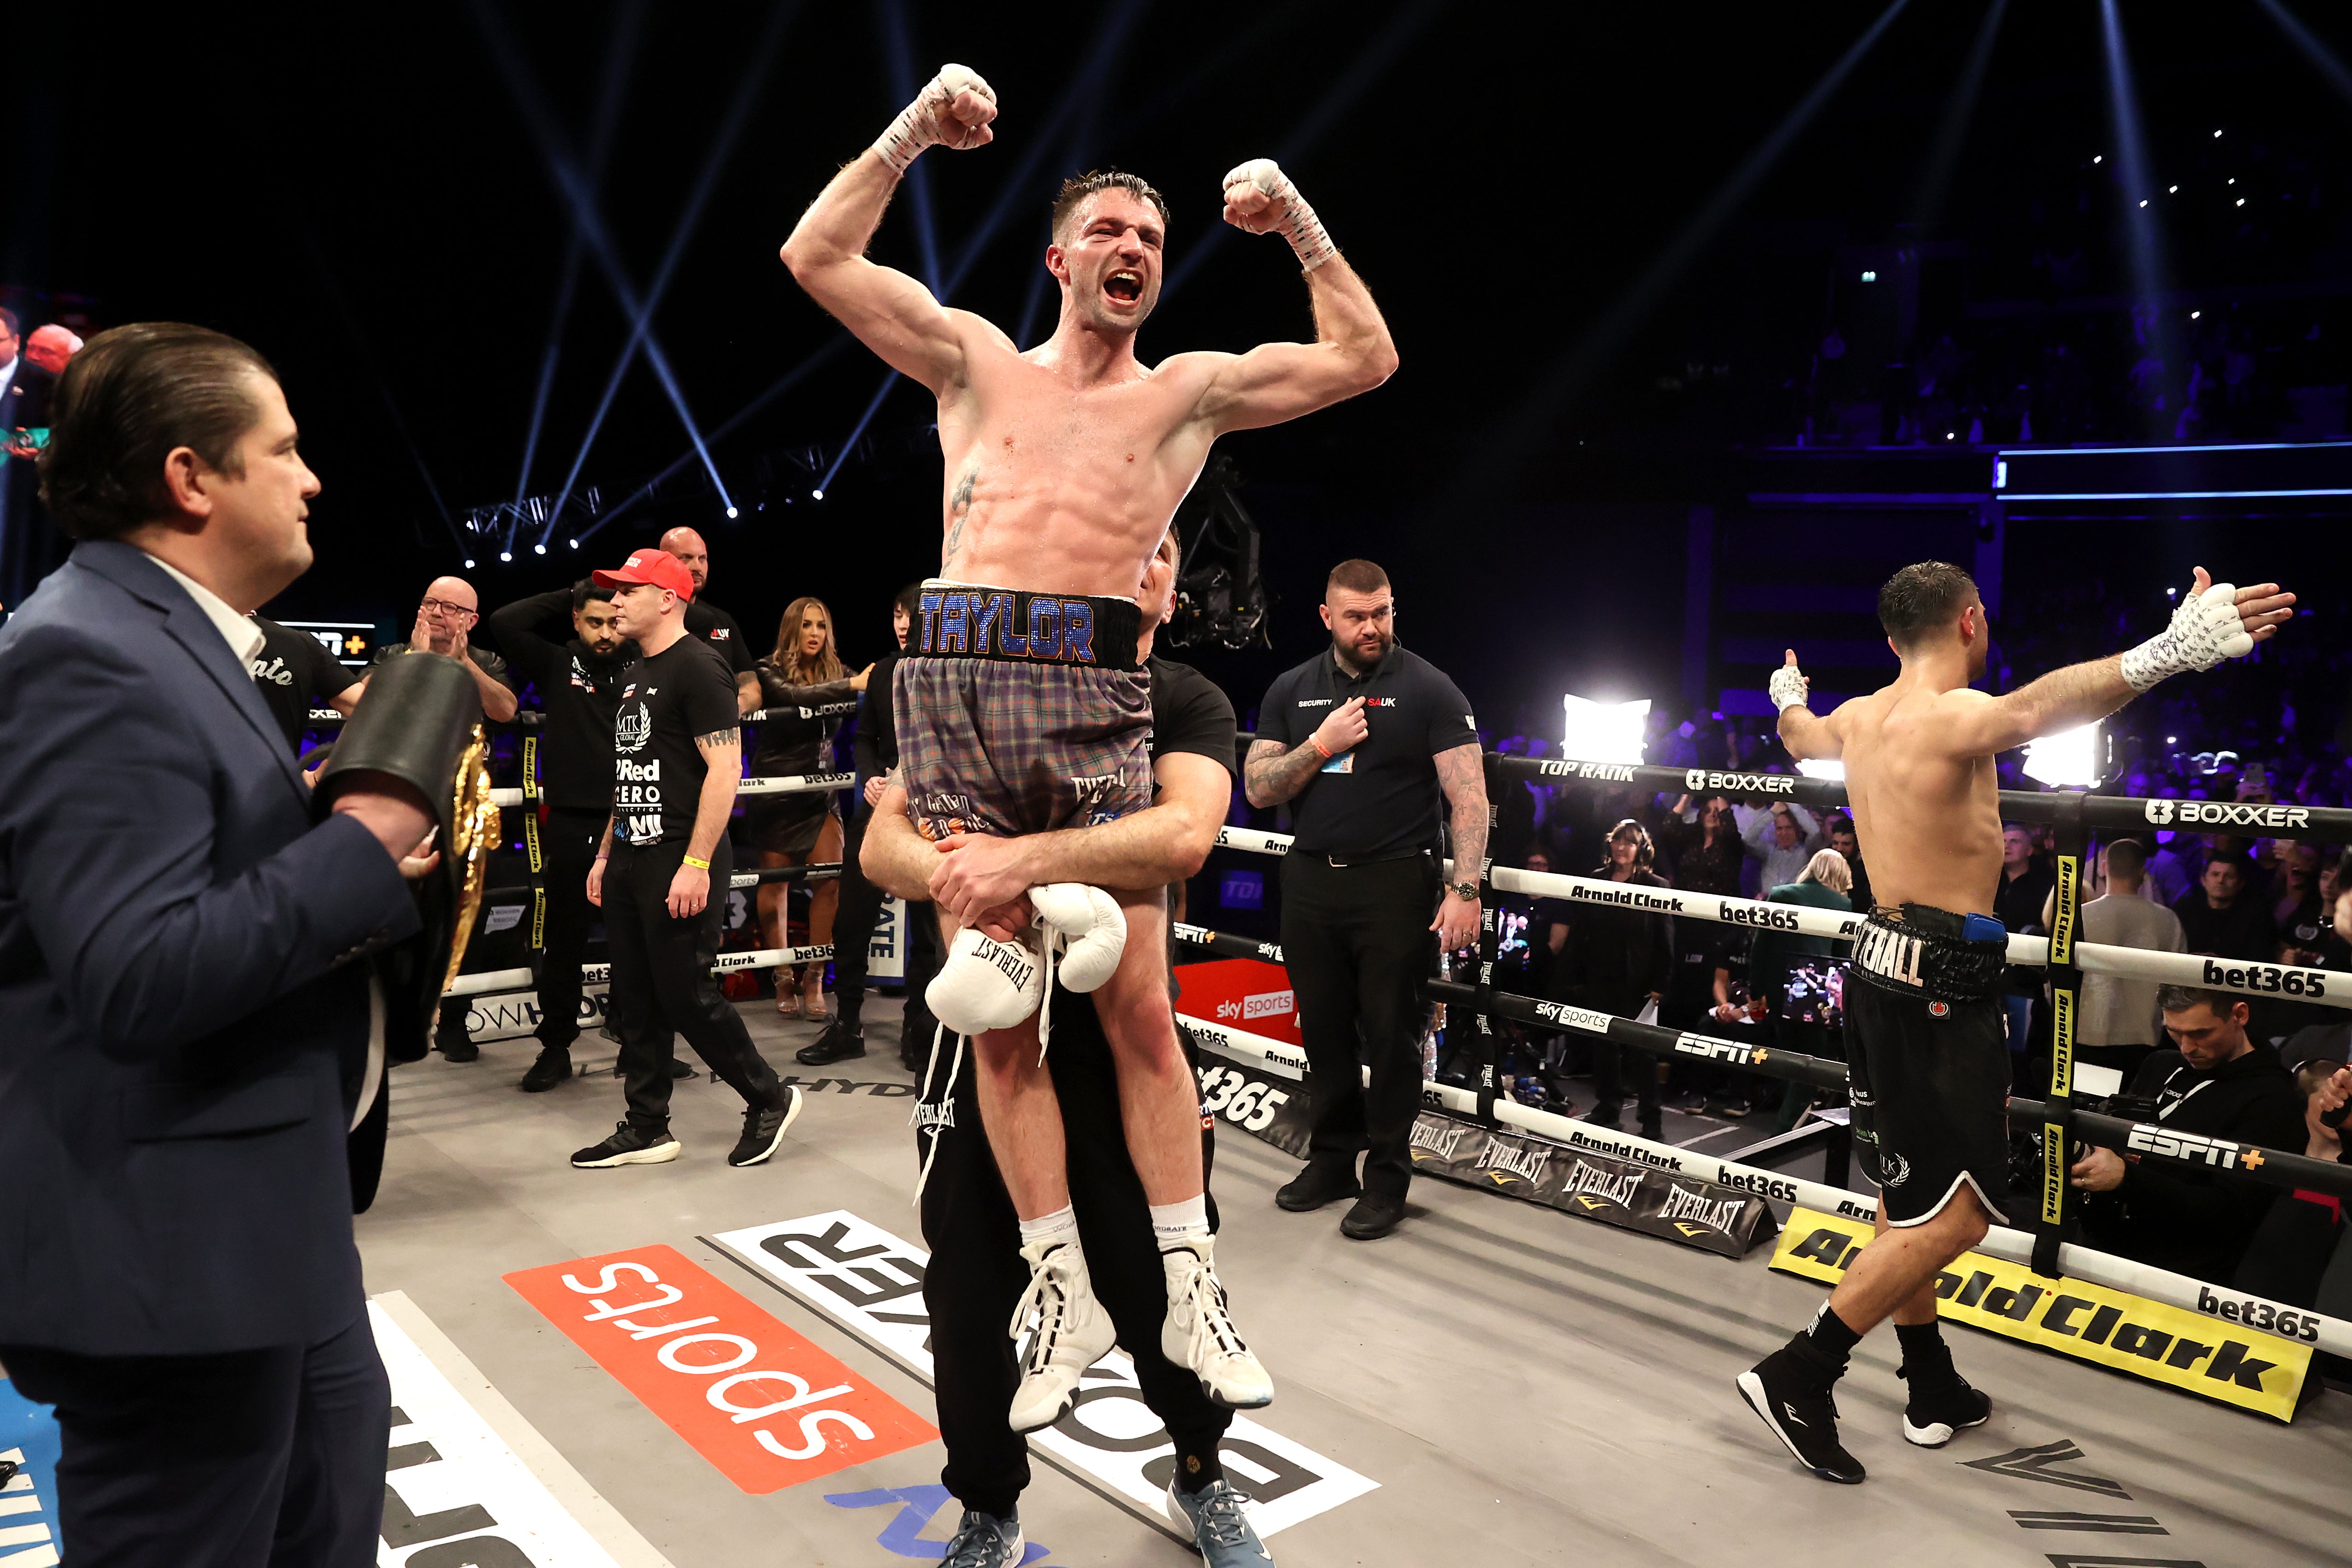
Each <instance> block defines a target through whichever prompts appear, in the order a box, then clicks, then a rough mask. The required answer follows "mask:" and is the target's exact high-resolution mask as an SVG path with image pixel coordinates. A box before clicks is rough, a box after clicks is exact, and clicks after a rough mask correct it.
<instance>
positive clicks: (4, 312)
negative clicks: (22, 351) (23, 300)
mask: <svg viewBox="0 0 2352 1568" xmlns="http://www.w3.org/2000/svg"><path fill="white" fill-rule="evenodd" d="M0 327H5V328H7V329H8V335H9V336H10V337H12V338H13V337H16V336H17V335H18V334H20V333H22V332H23V331H24V330H25V323H24V322H23V321H19V320H17V319H16V311H14V310H10V309H8V307H7V306H5V305H0Z"/></svg>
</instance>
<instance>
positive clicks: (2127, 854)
mask: <svg viewBox="0 0 2352 1568" xmlns="http://www.w3.org/2000/svg"><path fill="white" fill-rule="evenodd" d="M2145 870H2147V850H2146V849H2145V848H2143V847H2141V845H2140V841H2139V840H2138V839H2137V838H2118V839H2116V841H2115V842H2114V843H2113V844H2110V845H2108V846H2107V875H2108V876H2110V877H2117V876H2121V877H2137V876H2138V875H2139V874H2140V873H2141V872H2143V871H2145Z"/></svg>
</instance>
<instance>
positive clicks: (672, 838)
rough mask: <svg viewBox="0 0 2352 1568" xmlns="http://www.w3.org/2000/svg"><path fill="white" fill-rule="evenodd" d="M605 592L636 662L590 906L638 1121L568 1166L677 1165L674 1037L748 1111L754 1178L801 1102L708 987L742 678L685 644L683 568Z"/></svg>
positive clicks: (610, 584) (658, 565) (658, 567)
mask: <svg viewBox="0 0 2352 1568" xmlns="http://www.w3.org/2000/svg"><path fill="white" fill-rule="evenodd" d="M595 580H596V582H597V583H598V584H600V585H602V586H604V587H607V588H611V589H612V590H614V593H613V605H614V608H615V609H617V610H618V611H619V612H620V621H619V627H618V629H619V630H620V632H621V634H622V635H623V636H625V637H630V638H633V639H634V640H635V642H636V645H637V647H638V649H639V653H638V657H637V658H636V660H635V662H634V663H632V664H631V665H630V666H629V668H628V669H627V670H626V671H625V673H624V674H623V675H622V677H621V696H620V706H619V709H618V711H617V714H616V716H615V718H614V721H613V752H614V756H613V776H614V789H613V815H612V817H611V820H610V821H609V822H608V823H607V825H606V826H605V829H604V840H603V842H602V843H601V844H600V845H599V846H598V847H597V850H596V857H595V858H594V860H593V861H592V862H591V863H590V865H589V868H588V901H589V902H590V903H592V904H596V905H599V906H601V907H602V908H603V910H604V941H605V944H606V946H607V947H608V948H609V949H610V950H611V952H612V961H613V987H612V992H611V995H610V997H609V1000H610V1003H611V1005H612V1009H613V1021H614V1028H615V1029H616V1030H617V1031H618V1033H619V1034H620V1037H621V1076H622V1078H623V1079H625V1084H626V1093H627V1096H628V1102H629V1113H628V1115H626V1116H625V1117H624V1118H623V1119H622V1120H621V1121H620V1123H619V1125H618V1126H617V1127H615V1128H614V1131H613V1135H612V1136H611V1137H609V1138H607V1139H605V1140H604V1142H601V1143H596V1144H592V1145H591V1146H589V1147H588V1148H585V1149H583V1150H581V1151H580V1152H578V1153H576V1154H574V1155H572V1164H573V1165H575V1166H577V1167H579V1168H580V1169H583V1170H590V1169H598V1170H601V1169H605V1168H609V1167H611V1166H614V1165H656V1164H662V1163H667V1162H668V1161H671V1160H675V1159H677V1156H678V1152H679V1151H678V1142H677V1139H675V1138H673V1137H671V1136H670V1133H669V1091H670V1060H671V1053H672V1051H673V1050H674V1048H675V1047H676V1039H675V1037H674V1035H673V1031H677V1032H680V1033H683V1034H684V1035H685V1036H686V1039H687V1043H688V1045H690V1046H692V1047H694V1050H695V1054H696V1055H697V1056H699V1057H700V1058H702V1060H703V1062H704V1064H705V1065H706V1066H708V1067H709V1068H710V1070H711V1072H712V1073H713V1074H714V1075H716V1076H717V1077H718V1078H719V1079H723V1080H724V1081H725V1082H726V1084H727V1086H728V1087H729V1088H730V1089H733V1090H734V1091H735V1092H736V1093H738V1094H740V1095H741V1096H742V1097H743V1105H744V1110H743V1135H742V1137H741V1138H740V1139H739V1140H737V1142H736V1144H735V1147H734V1150H733V1151H732V1152H730V1153H729V1155H728V1156H727V1163H729V1164H730V1165H756V1164H759V1163H761V1162H762V1161H765V1160H766V1159H768V1158H769V1157H770V1156H771V1155H772V1154H773V1153H775V1152H776V1150H777V1149H778V1148H779V1147H781V1146H782V1143H783V1141H784V1131H785V1130H786V1129H787V1128H789V1127H791V1126H792V1124H793V1118H794V1117H795V1116H798V1115H799V1114H800V1109H801V1091H800V1090H799V1089H787V1088H785V1087H783V1086H782V1085H781V1084H779V1083H778V1082H777V1081H776V1074H775V1070H774V1069H773V1068H770V1067H769V1066H768V1064H767V1062H766V1061H765V1060H764V1059H763V1058H761V1055H760V1052H759V1049H758V1047H754V1046H753V1045H752V1044H751V1031H750V1030H748V1029H746V1028H745V1027H744V1026H743V1020H742V1017H741V1016H740V1015H739V1014H738V1013H737V1012H736V1011H735V1006H734V1004H733V1003H731V1002H730V1001H728V1000H727V998H726V996H725V994H723V993H721V992H720V990H719V981H718V978H717V976H715V975H714V974H712V973H711V965H712V963H713V962H715V961H716V960H717V958H718V956H719V911H720V910H722V909H724V908H725V903H724V901H723V900H721V901H719V902H716V903H714V902H713V901H712V900H711V897H710V890H711V889H712V888H714V887H716V888H719V889H725V888H726V887H727V882H728V878H729V877H730V875H731V874H732V872H733V871H734V869H735V858H734V856H733V854H732V852H731V850H730V846H729V845H728V842H727V819H728V817H729V816H730V815H731V814H732V813H733V811H734V809H735V790H736V785H737V784H740V782H741V780H742V777H743V731H742V729H741V727H740V724H739V723H738V721H737V710H736V701H735V682H734V679H733V676H732V674H731V672H730V670H729V669H728V668H727V666H726V663H725V661H724V660H722V659H721V658H719V655H718V654H717V653H715V652H714V651H712V649H711V648H710V647H709V645H707V644H706V643H703V642H702V641H700V640H699V639H698V638H695V637H690V636H689V635H688V632H687V630H686V625H685V620H686V605H687V601H688V599H689V598H690V597H691V596H692V595H693V593H694V580H693V579H692V578H690V577H688V575H687V573H686V568H685V567H683V566H681V565H679V564H678V563H677V558H676V557H675V556H672V555H669V554H667V553H665V552H662V551H659V550H640V551H638V552H636V553H635V554H634V555H631V556H630V557H629V559H628V561H627V563H625V565H623V566H621V567H620V568H619V569H618V570H616V571H611V572H599V573H597V574H596V577H595Z"/></svg>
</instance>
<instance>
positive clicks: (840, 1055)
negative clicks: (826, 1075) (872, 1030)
mask: <svg viewBox="0 0 2352 1568" xmlns="http://www.w3.org/2000/svg"><path fill="white" fill-rule="evenodd" d="M865 1054H866V1031H865V1030H863V1029H861V1028H859V1027H858V1026H856V1025H855V1024H845V1023H843V1022H842V1021H841V1020H840V1019H838V1018H835V1020H834V1021H833V1022H832V1023H830V1024H827V1025H826V1026H824V1034H822V1035H819V1036H818V1037H816V1040H815V1042H814V1044H811V1045H805V1046H803V1047H801V1048H800V1049H799V1050H797V1051H794V1052H793V1060H794V1061H796V1062H799V1063H800V1064H801V1065H802V1066H803V1067H813V1068H821V1067H831V1066H832V1065H833V1064H834V1063H835V1062H841V1061H847V1060H848V1059H849V1058H852V1057H862V1056H864V1055H865Z"/></svg>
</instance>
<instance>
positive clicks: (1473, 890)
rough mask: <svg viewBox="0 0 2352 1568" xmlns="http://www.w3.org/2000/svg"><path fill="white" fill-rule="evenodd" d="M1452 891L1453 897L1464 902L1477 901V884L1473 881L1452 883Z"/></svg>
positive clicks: (1471, 902) (1473, 902)
mask: <svg viewBox="0 0 2352 1568" xmlns="http://www.w3.org/2000/svg"><path fill="white" fill-rule="evenodd" d="M1453 892H1454V897H1455V898H1457V899H1460V900H1462V901H1463V902H1465V903H1469V904H1475V903H1476V902H1477V901H1478V884H1477V883H1475V882H1456V883H1454V885H1453Z"/></svg>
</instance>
